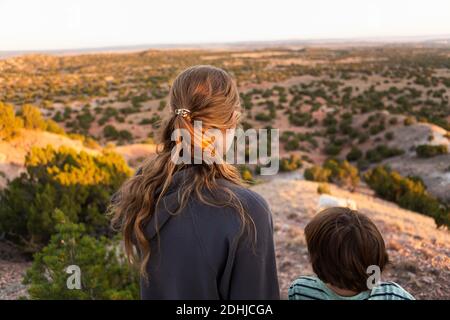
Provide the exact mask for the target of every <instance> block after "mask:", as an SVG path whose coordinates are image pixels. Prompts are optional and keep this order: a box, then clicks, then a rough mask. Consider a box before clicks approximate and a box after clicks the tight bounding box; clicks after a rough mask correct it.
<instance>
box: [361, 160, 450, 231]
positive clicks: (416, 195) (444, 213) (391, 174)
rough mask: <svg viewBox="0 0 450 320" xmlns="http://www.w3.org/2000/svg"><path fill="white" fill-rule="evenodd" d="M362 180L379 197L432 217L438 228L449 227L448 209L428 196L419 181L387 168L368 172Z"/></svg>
mask: <svg viewBox="0 0 450 320" xmlns="http://www.w3.org/2000/svg"><path fill="white" fill-rule="evenodd" d="M364 179H365V181H366V183H367V184H368V185H369V187H370V188H372V189H373V190H374V191H375V192H376V194H377V195H378V196H379V197H381V198H383V199H386V200H389V201H393V202H395V203H397V204H398V205H400V206H401V207H403V208H406V209H409V210H412V211H416V212H420V213H423V214H425V215H428V216H431V217H433V218H434V220H435V222H436V224H437V226H438V227H439V226H441V225H446V226H447V227H448V226H450V209H449V208H448V207H447V206H446V205H445V204H442V203H440V202H439V200H437V199H436V198H434V197H433V196H432V195H430V194H429V193H428V192H427V190H426V187H425V185H424V183H423V182H422V181H421V180H420V179H417V178H411V177H402V176H401V175H400V174H399V173H398V172H396V171H391V170H390V169H389V168H387V167H376V168H374V169H372V170H369V171H368V172H366V173H365V175H364Z"/></svg>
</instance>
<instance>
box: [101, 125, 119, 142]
mask: <svg viewBox="0 0 450 320" xmlns="http://www.w3.org/2000/svg"><path fill="white" fill-rule="evenodd" d="M103 135H104V136H105V138H106V139H109V140H115V139H118V138H119V131H117V129H116V128H115V127H114V126H113V125H110V124H108V125H106V126H105V127H104V128H103Z"/></svg>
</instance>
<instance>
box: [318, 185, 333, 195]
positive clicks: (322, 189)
mask: <svg viewBox="0 0 450 320" xmlns="http://www.w3.org/2000/svg"><path fill="white" fill-rule="evenodd" d="M317 193H318V194H331V190H330V186H329V185H328V184H326V183H321V184H319V185H318V186H317Z"/></svg>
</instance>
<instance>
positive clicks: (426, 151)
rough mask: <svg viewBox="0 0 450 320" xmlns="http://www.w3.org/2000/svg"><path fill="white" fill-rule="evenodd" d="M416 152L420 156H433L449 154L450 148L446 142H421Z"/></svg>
mask: <svg viewBox="0 0 450 320" xmlns="http://www.w3.org/2000/svg"><path fill="white" fill-rule="evenodd" d="M416 153H417V156H418V157H419V158H431V157H435V156H437V155H441V154H447V153H448V148H447V146H446V145H445V144H440V145H431V144H421V145H419V146H417V147H416Z"/></svg>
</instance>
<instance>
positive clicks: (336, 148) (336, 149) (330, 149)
mask: <svg viewBox="0 0 450 320" xmlns="http://www.w3.org/2000/svg"><path fill="white" fill-rule="evenodd" d="M341 149H342V147H341V146H340V145H338V144H335V143H330V144H329V145H327V146H326V147H325V153H326V154H327V155H329V156H337V155H338V154H339V153H341Z"/></svg>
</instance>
